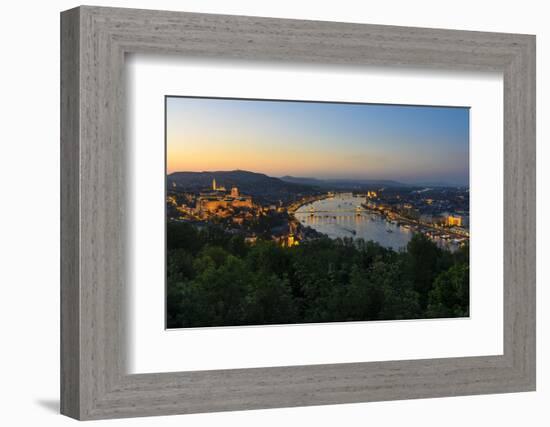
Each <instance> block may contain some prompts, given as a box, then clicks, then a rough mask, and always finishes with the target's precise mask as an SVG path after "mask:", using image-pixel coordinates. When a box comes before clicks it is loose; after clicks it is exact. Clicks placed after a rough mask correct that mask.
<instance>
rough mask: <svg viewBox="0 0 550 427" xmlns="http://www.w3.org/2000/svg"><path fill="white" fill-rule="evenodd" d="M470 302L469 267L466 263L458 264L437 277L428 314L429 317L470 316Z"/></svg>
mask: <svg viewBox="0 0 550 427" xmlns="http://www.w3.org/2000/svg"><path fill="white" fill-rule="evenodd" d="M469 303H470V280H469V268H468V266H467V265H464V264H456V265H453V266H452V267H451V268H449V270H447V271H445V272H443V273H441V274H440V275H439V276H437V278H436V279H435V284H434V288H433V290H432V291H431V292H430V295H429V305H428V310H427V313H426V314H427V316H429V317H464V316H468V315H469Z"/></svg>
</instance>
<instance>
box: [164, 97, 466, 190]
mask: <svg viewBox="0 0 550 427" xmlns="http://www.w3.org/2000/svg"><path fill="white" fill-rule="evenodd" d="M468 158H469V109H468V108H459V107H429V106H404V105H381V104H346V103H319V102H292V101H265V100H236V99H231V100H228V99H216V98H186V97H168V98H167V170H168V172H169V173H171V172H175V171H178V170H190V171H203V170H233V169H243V170H250V171H254V172H261V173H265V174H267V175H270V176H283V175H293V176H308V177H316V178H356V179H359V178H363V179H393V180H397V181H401V182H406V183H421V182H422V183H425V182H444V183H449V184H456V185H467V184H468V176H469V160H468Z"/></svg>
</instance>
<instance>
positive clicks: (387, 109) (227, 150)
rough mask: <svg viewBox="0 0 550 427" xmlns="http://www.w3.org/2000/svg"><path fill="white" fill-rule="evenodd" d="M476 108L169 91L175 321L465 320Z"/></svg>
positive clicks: (170, 322) (169, 292)
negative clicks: (472, 124) (471, 150)
mask: <svg viewBox="0 0 550 427" xmlns="http://www.w3.org/2000/svg"><path fill="white" fill-rule="evenodd" d="M469 114H470V111H469V108H468V107H448V106H415V105H390V104H366V103H343V102H318V101H286V100H259V99H236V98H235V99H233V98H231V99H229V98H206V97H185V96H166V97H165V120H166V123H165V128H166V135H165V138H166V194H165V204H166V209H165V212H166V327H167V328H169V329H170V328H196V327H220V326H245V325H280V324H297V323H298V324H303V323H319V322H350V321H353V322H358V321H376V320H403V319H433V318H456V317H468V316H469V304H470V292H469V222H470V221H469V220H470V217H469V202H470V197H469V195H470V193H469V191H470V188H469V126H470V125H469Z"/></svg>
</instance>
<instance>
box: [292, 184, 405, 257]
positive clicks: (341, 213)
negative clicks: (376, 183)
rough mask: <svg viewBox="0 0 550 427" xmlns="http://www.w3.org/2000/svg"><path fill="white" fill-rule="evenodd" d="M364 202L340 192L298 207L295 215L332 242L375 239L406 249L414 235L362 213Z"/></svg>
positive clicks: (378, 241) (386, 244)
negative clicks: (344, 239) (335, 240)
mask: <svg viewBox="0 0 550 427" xmlns="http://www.w3.org/2000/svg"><path fill="white" fill-rule="evenodd" d="M364 201H365V198H364V197H354V196H353V195H352V194H350V193H340V194H336V195H335V196H334V197H330V198H327V199H322V200H318V201H316V202H312V203H308V204H306V205H303V206H301V207H300V208H299V209H298V210H297V211H296V212H295V216H296V218H297V219H298V221H300V222H301V223H302V225H304V226H308V227H311V228H313V229H315V230H317V231H318V232H320V233H323V234H326V235H327V236H329V237H330V238H332V239H336V238H338V237H352V238H354V239H358V238H362V239H364V240H374V241H375V242H377V243H379V244H380V245H382V246H385V247H387V248H392V249H394V250H398V249H400V248H403V247H404V246H406V245H407V243H408V242H409V240H410V239H411V237H412V236H413V232H412V231H411V230H409V229H407V228H404V227H399V226H398V225H396V224H392V223H390V222H388V221H386V220H385V219H384V218H383V217H382V216H381V215H378V214H375V213H371V212H368V211H365V210H364V209H362V208H361V203H363V202H364Z"/></svg>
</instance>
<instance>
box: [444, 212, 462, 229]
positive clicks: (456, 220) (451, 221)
mask: <svg viewBox="0 0 550 427" xmlns="http://www.w3.org/2000/svg"><path fill="white" fill-rule="evenodd" d="M447 225H448V226H449V227H461V226H462V217H460V216H458V215H456V216H455V215H449V216H447Z"/></svg>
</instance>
